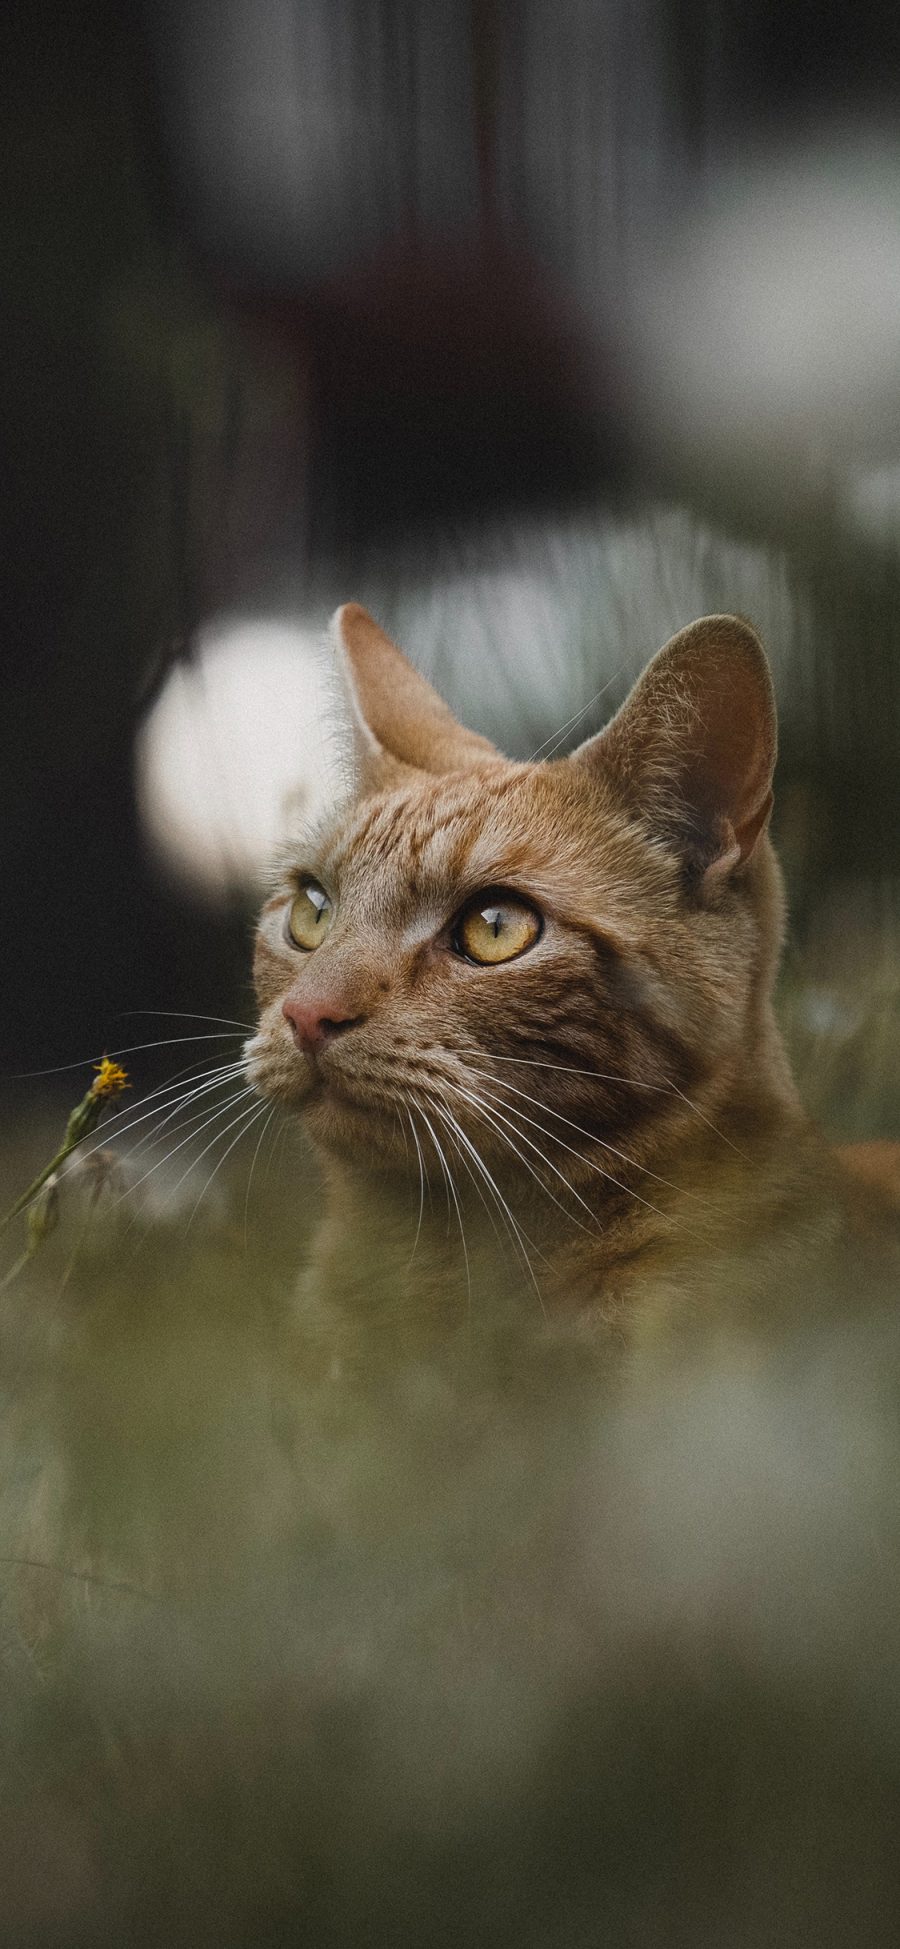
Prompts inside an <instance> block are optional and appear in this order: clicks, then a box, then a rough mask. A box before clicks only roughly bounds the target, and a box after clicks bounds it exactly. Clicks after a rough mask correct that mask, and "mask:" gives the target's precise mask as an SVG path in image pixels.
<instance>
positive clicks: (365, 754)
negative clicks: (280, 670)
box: [331, 602, 499, 783]
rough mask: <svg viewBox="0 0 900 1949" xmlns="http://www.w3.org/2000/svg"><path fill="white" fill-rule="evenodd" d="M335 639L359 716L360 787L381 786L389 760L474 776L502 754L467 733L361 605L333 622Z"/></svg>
mask: <svg viewBox="0 0 900 1949" xmlns="http://www.w3.org/2000/svg"><path fill="white" fill-rule="evenodd" d="M331 640H332V645H333V647H334V650H335V653H336V656H337V657H338V659H339V662H340V664H341V666H342V669H343V674H344V676H345V679H346V682H347V686H348V689H349V691H350V693H351V701H352V704H353V706H354V708H355V711H356V713H357V716H358V725H357V732H358V735H357V740H356V743H357V756H358V760H359V769H360V772H361V776H362V782H363V783H366V782H371V783H378V782H380V780H381V777H382V775H383V774H384V772H385V770H386V769H388V770H389V763H388V767H387V768H386V767H385V762H384V761H385V756H386V757H387V759H388V761H390V760H391V759H394V760H398V761H399V762H400V764H402V765H412V766H414V767H415V769H416V770H418V771H425V772H435V773H437V772H449V771H470V770H472V769H473V768H480V767H482V766H484V765H486V764H491V763H493V762H494V761H495V760H496V759H497V757H498V756H499V753H498V752H497V751H496V749H495V747H494V746H493V745H492V744H489V743H488V740H487V738H482V737H479V736H478V733H477V732H475V731H467V730H466V728H465V726H464V725H462V724H460V723H458V722H457V719H456V718H455V717H454V716H453V712H452V711H451V710H450V709H449V707H448V705H446V704H445V703H444V701H443V698H441V697H439V696H438V693H437V691H436V690H432V688H431V685H430V683H426V681H425V678H424V677H420V675H419V672H418V670H414V669H413V666H412V664H411V663H410V662H409V661H408V660H407V658H406V657H405V656H404V654H403V651H402V650H398V648H397V645H396V643H392V642H391V639H390V637H389V636H386V635H385V633H384V630H383V629H380V628H379V625H378V624H377V623H376V622H375V620H374V618H373V617H372V616H370V615H369V613H368V611H367V610H365V609H362V608H361V607H360V605H359V603H358V602H345V603H344V604H343V606H342V608H340V609H338V610H336V611H335V614H334V616H333V617H332V621H331Z"/></svg>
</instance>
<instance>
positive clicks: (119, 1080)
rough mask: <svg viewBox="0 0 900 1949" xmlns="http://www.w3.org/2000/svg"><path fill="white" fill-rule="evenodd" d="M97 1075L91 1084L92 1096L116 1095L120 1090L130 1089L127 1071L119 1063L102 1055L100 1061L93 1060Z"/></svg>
mask: <svg viewBox="0 0 900 1949" xmlns="http://www.w3.org/2000/svg"><path fill="white" fill-rule="evenodd" d="M94 1068H95V1069H96V1071H97V1075H96V1076H95V1077H94V1080H93V1082H92V1084H91V1095H92V1096H118V1095H119V1093H120V1091H122V1090H130V1088H131V1084H130V1083H129V1081H128V1072H127V1070H124V1069H123V1068H122V1066H121V1064H120V1063H117V1062H111V1061H110V1059H109V1057H108V1056H104V1058H103V1061H102V1062H95V1064H94Z"/></svg>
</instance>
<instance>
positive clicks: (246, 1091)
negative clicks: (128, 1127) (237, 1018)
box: [115, 1084, 256, 1204]
mask: <svg viewBox="0 0 900 1949" xmlns="http://www.w3.org/2000/svg"><path fill="white" fill-rule="evenodd" d="M242 1096H253V1097H254V1100H255V1098H256V1093H255V1091H253V1090H251V1089H250V1086H249V1084H245V1085H244V1088H243V1089H240V1090H237V1091H236V1092H235V1094H234V1095H233V1096H229V1097H227V1098H226V1101H225V1102H224V1103H219V1104H217V1105H216V1108H215V1109H214V1110H213V1112H212V1115H211V1116H209V1117H207V1118H206V1121H205V1123H202V1124H201V1125H200V1129H199V1130H192V1131H191V1132H190V1134H189V1135H188V1136H187V1137H182V1138H181V1139H180V1140H179V1142H178V1143H177V1144H175V1145H174V1146H173V1148H172V1149H171V1150H167V1151H166V1153H165V1156H164V1157H160V1158H158V1160H157V1162H156V1163H155V1164H151V1166H150V1169H149V1170H148V1171H145V1172H144V1174H143V1177H139V1178H138V1180H137V1182H136V1183H135V1184H132V1185H129V1187H128V1190H127V1191H123V1192H121V1193H120V1195H119V1197H118V1198H117V1199H116V1200H115V1203H116V1204H121V1203H122V1199H123V1198H128V1197H132V1196H133V1195H134V1193H135V1191H139V1190H140V1187H141V1185H142V1184H146V1182H147V1179H148V1178H152V1177H154V1176H155V1174H156V1172H157V1171H161V1170H162V1168H163V1165H164V1164H169V1163H170V1162H171V1160H172V1158H173V1157H177V1156H178V1152H179V1151H180V1150H183V1149H184V1147H185V1144H192V1143H194V1142H195V1141H196V1139H197V1138H198V1137H201V1136H202V1135H203V1132H204V1130H208V1129H209V1126H210V1124H211V1123H215V1122H216V1121H217V1119H218V1118H219V1117H223V1116H225V1114H226V1112H227V1111H228V1110H230V1109H231V1108H232V1107H233V1105H234V1104H235V1103H237V1102H239V1100H240V1098H241V1097H242ZM229 1128H230V1125H229ZM217 1135H218V1136H223V1135H224V1132H223V1131H219V1132H218V1133H217ZM207 1149H208V1146H207ZM205 1155H206V1153H205V1151H201V1153H200V1156H201V1157H203V1156H205ZM199 1162H200V1158H199V1157H194V1158H192V1159H191V1162H190V1164H189V1165H188V1169H187V1171H185V1173H184V1176H183V1177H180V1178H179V1180H178V1184H177V1185H176V1186H175V1191H177V1190H178V1189H179V1186H180V1185H182V1184H183V1183H184V1179H185V1177H188V1176H189V1175H190V1172H191V1171H192V1170H193V1169H194V1167H195V1165H196V1164H199ZM172 1195H173V1196H174V1191H173V1193H172Z"/></svg>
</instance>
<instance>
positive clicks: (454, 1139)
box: [442, 1104, 503, 1245]
mask: <svg viewBox="0 0 900 1949" xmlns="http://www.w3.org/2000/svg"><path fill="white" fill-rule="evenodd" d="M442 1114H443V1119H444V1122H445V1123H446V1124H447V1126H448V1130H449V1133H450V1141H451V1143H452V1145H453V1148H454V1150H455V1151H456V1154H457V1156H458V1158H459V1160H460V1163H461V1164H463V1165H464V1167H465V1171H466V1176H467V1177H468V1179H469V1182H470V1184H471V1185H472V1186H473V1188H474V1190H475V1191H476V1192H477V1194H478V1197H479V1199H480V1202H481V1205H482V1207H483V1209H484V1211H485V1213H486V1215H487V1218H488V1221H489V1223H490V1226H491V1230H492V1231H493V1234H494V1237H495V1239H496V1240H497V1243H498V1245H502V1243H503V1238H502V1235H501V1233H500V1231H499V1229H498V1226H497V1220H496V1218H495V1216H494V1212H493V1210H492V1207H491V1205H490V1204H489V1203H488V1200H487V1198H486V1197H485V1195H484V1192H483V1190H482V1188H481V1181H480V1179H479V1178H477V1177H476V1176H475V1173H474V1171H473V1169H472V1166H471V1164H470V1162H469V1159H468V1157H467V1155H466V1152H465V1150H464V1148H463V1147H462V1145H461V1144H460V1137H461V1136H463V1135H464V1132H463V1131H462V1130H461V1129H460V1126H459V1124H458V1122H457V1120H456V1118H455V1116H454V1115H453V1112H452V1110H450V1109H449V1108H448V1106H447V1104H443V1105H442ZM501 1217H502V1213H501Z"/></svg>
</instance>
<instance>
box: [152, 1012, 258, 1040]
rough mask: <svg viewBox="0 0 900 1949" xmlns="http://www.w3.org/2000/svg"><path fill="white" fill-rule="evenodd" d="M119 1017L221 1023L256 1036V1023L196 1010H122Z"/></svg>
mask: <svg viewBox="0 0 900 1949" xmlns="http://www.w3.org/2000/svg"><path fill="white" fill-rule="evenodd" d="M118 1015H119V1017H120V1018H121V1019H123V1020H125V1021H127V1020H128V1017H129V1016H140V1015H159V1016H169V1017H170V1018H171V1019H172V1020H173V1021H179V1022H219V1023H222V1024H223V1026H224V1027H225V1028H229V1029H240V1030H241V1031H242V1032H243V1034H244V1035H255V1034H256V1029H257V1024H256V1023H255V1022H239V1021H238V1020H237V1017H236V1016H234V1015H201V1014H200V1013H199V1011H198V1010H197V1009H195V1008H120V1009H119V1011H118Z"/></svg>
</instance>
